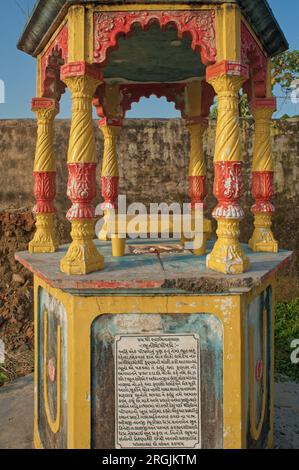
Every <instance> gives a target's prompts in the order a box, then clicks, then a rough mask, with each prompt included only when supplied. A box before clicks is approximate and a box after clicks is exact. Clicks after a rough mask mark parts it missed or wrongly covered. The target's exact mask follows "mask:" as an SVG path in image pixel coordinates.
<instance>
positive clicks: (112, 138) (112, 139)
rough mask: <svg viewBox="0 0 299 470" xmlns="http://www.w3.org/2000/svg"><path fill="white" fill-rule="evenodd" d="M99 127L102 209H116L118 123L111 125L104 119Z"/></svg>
mask: <svg viewBox="0 0 299 470" xmlns="http://www.w3.org/2000/svg"><path fill="white" fill-rule="evenodd" d="M99 127H100V129H101V131H102V133H103V135H104V156H103V166H102V196H103V198H104V203H103V204H102V209H103V210H104V211H108V210H109V209H117V198H118V184H119V171H118V161H117V150H116V138H117V135H118V133H119V130H120V125H112V124H109V122H108V121H107V120H106V119H104V120H103V121H101V122H100V126H99Z"/></svg>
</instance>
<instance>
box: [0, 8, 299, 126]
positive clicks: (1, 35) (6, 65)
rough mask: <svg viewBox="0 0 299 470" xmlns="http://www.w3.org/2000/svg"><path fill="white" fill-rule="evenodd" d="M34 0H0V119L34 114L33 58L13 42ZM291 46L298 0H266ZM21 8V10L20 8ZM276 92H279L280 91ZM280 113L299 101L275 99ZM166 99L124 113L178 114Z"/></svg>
mask: <svg viewBox="0 0 299 470" xmlns="http://www.w3.org/2000/svg"><path fill="white" fill-rule="evenodd" d="M34 3H35V0H0V7H1V10H0V11H1V17H0V79H1V80H3V81H4V83H5V91H6V97H5V98H6V100H5V101H6V102H5V104H0V119H8V118H28V117H31V118H34V115H33V113H32V112H31V110H30V101H31V98H32V97H33V96H35V94H36V91H35V71H36V68H35V60H34V59H33V58H31V57H30V56H27V55H26V54H24V53H22V52H20V51H18V50H17V49H16V43H17V40H18V38H19V36H20V33H21V31H22V30H23V27H24V24H25V22H26V12H27V11H28V10H29V11H30V10H31V9H32V7H33V5H34ZM269 4H270V6H271V8H272V9H273V11H274V14H275V16H276V18H277V20H278V22H279V23H280V25H281V27H282V29H283V31H284V33H285V35H286V37H287V39H288V41H289V43H290V47H291V48H292V49H299V30H298V17H299V2H298V0H269ZM22 10H23V11H22ZM276 93H277V94H278V95H281V93H280V91H279V90H277V91H276ZM278 109H279V113H280V114H281V113H285V112H287V113H288V114H290V115H292V114H299V105H294V104H292V103H290V102H288V104H287V105H286V104H284V103H283V101H282V100H279V101H278ZM177 116H178V112H177V111H175V109H174V107H173V106H172V104H171V103H167V102H166V100H164V99H161V100H157V99H155V98H151V99H150V100H145V99H143V100H141V101H140V103H138V104H136V105H134V107H133V109H132V111H131V112H130V113H128V115H127V117H161V118H163V117H177ZM59 117H60V118H66V117H70V97H69V94H68V93H67V94H66V95H65V96H64V97H63V99H62V103H61V113H60V115H59Z"/></svg>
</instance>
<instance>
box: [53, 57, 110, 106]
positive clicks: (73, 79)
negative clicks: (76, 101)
mask: <svg viewBox="0 0 299 470" xmlns="http://www.w3.org/2000/svg"><path fill="white" fill-rule="evenodd" d="M60 77H61V80H62V81H63V82H64V83H65V84H66V85H67V87H68V88H69V89H70V91H71V92H72V94H73V95H75V96H73V97H75V98H76V97H81V98H84V97H85V98H88V99H89V98H90V99H92V98H93V96H94V94H95V91H96V89H97V87H98V86H99V85H100V84H101V83H102V81H103V76H102V72H101V70H100V69H99V67H97V66H94V65H91V64H89V63H87V62H72V63H70V64H66V65H64V66H63V67H61V72H60Z"/></svg>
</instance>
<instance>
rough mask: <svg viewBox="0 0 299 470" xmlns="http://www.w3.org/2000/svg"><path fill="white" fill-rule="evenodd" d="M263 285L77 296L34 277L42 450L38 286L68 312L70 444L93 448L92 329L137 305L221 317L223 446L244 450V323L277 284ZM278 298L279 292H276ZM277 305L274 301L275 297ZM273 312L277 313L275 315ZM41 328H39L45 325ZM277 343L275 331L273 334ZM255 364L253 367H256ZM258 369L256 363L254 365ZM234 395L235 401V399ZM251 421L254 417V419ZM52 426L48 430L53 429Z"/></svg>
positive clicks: (37, 442)
mask: <svg viewBox="0 0 299 470" xmlns="http://www.w3.org/2000/svg"><path fill="white" fill-rule="evenodd" d="M262 284H263V285H261V286H259V287H258V288H255V289H254V290H253V291H251V292H250V293H246V294H242V295H233V294H227V295H218V294H213V295H211V294H210V295H192V296H191V297H190V296H188V295H185V294H176V295H170V296H167V295H162V296H161V295H159V294H156V295H150V294H146V293H144V296H143V295H142V296H137V297H136V296H135V295H130V296H122V295H113V294H111V295H104V296H103V295H101V294H100V293H99V295H97V296H83V297H81V296H80V297H77V296H76V295H75V296H73V295H72V294H70V293H67V292H64V291H62V290H60V289H55V288H52V287H49V286H48V285H47V284H46V282H45V281H44V280H42V279H40V278H38V277H37V276H35V327H36V339H35V361H36V370H35V432H34V445H35V448H36V449H42V448H43V445H42V442H41V439H40V436H39V432H38V429H39V428H38V423H39V419H38V413H39V409H38V406H37V405H38V403H39V398H38V390H39V388H38V373H37V370H38V364H39V357H38V337H39V335H38V334H37V333H38V331H39V330H38V298H39V289H40V288H43V289H46V290H47V292H48V293H49V294H50V295H51V296H53V297H54V298H55V299H57V300H59V301H60V302H61V303H62V304H63V306H64V307H65V311H66V315H67V325H68V326H67V332H68V333H67V351H68V361H67V368H66V370H65V371H64V372H63V373H67V410H68V412H67V413H68V419H67V423H68V425H67V442H68V444H67V448H68V449H90V445H91V444H90V442H91V426H92V423H91V416H90V407H91V404H90V394H91V367H90V350H91V335H90V331H91V327H92V324H93V322H94V320H95V319H96V318H98V317H99V315H104V314H106V313H109V315H119V314H131V313H132V312H134V311H136V309H138V315H141V314H152V313H153V312H159V314H165V315H167V314H177V315H184V314H192V313H193V314H195V313H196V314H199V315H200V313H199V312H209V314H210V315H214V316H215V317H216V318H218V319H219V320H220V321H221V323H222V326H223V335H224V336H223V337H224V350H223V358H224V363H223V367H224V369H223V373H224V396H223V418H224V429H223V446H224V448H225V449H242V448H246V439H247V434H246V422H247V411H246V409H247V407H246V401H245V397H246V390H245V381H246V367H245V358H246V357H247V352H246V349H245V345H246V340H245V337H246V334H247V333H246V322H244V318H247V314H248V308H249V305H251V303H252V302H253V301H254V299H255V298H256V297H257V296H259V295H260V294H261V293H262V292H263V291H264V290H265V289H266V288H267V287H268V286H269V285H272V288H273V289H274V287H275V278H274V277H273V276H272V277H271V278H270V279H268V281H267V282H263V283H262ZM274 298H275V296H274ZM273 303H274V305H275V300H274V299H273ZM273 315H274V313H273ZM135 321H137V319H135ZM41 327H42V325H41V326H39V328H41ZM271 342H273V335H271ZM252 367H253V365H252ZM254 367H255V364H254ZM273 370H274V359H273V357H272V358H271V376H272V375H273ZM270 387H271V392H270V396H271V410H273V402H272V400H273V380H272V381H271V383H270ZM232 397H234V398H233V400H232ZM251 419H252V418H251ZM272 421H273V412H271V423H270V430H269V434H268V438H267V446H268V447H271V446H272V443H273V423H272ZM49 429H50V428H49Z"/></svg>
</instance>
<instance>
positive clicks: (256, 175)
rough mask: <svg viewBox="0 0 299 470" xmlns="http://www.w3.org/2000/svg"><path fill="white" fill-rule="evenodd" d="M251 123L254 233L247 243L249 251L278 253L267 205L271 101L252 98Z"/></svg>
mask: <svg viewBox="0 0 299 470" xmlns="http://www.w3.org/2000/svg"><path fill="white" fill-rule="evenodd" d="M251 107H252V113H253V117H254V120H255V142H254V150H253V164H252V196H253V198H254V199H255V204H254V205H253V206H252V209H251V210H252V212H253V214H254V226H255V229H254V232H253V235H252V237H251V239H250V240H249V247H250V248H251V249H252V250H253V251H257V252H259V251H265V252H270V253H277V252H278V243H277V241H276V240H275V238H274V235H273V233H272V230H271V226H272V214H273V213H274V212H275V208H274V206H273V204H272V203H271V199H272V197H273V195H274V190H273V176H274V172H273V157H272V150H271V131H270V129H271V118H272V114H273V112H274V111H275V109H276V100H275V98H265V99H256V100H254V101H253V102H252V104H251Z"/></svg>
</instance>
